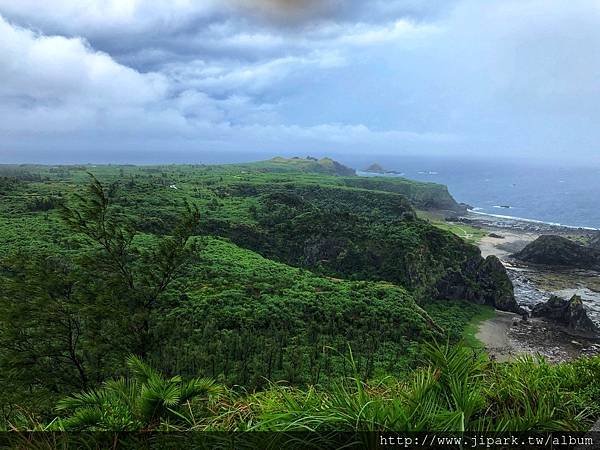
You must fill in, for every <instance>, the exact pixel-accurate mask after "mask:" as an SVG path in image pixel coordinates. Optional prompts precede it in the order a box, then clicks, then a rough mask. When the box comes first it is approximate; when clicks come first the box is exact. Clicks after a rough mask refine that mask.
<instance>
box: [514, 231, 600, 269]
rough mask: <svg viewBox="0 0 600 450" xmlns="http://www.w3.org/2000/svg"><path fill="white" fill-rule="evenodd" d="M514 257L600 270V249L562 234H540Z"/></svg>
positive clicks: (533, 261)
mask: <svg viewBox="0 0 600 450" xmlns="http://www.w3.org/2000/svg"><path fill="white" fill-rule="evenodd" d="M513 257H514V258H516V259H518V260H520V261H524V262H528V263H533V264H543V265H546V266H560V267H569V268H574V269H590V270H600V250H598V249H595V248H593V247H591V246H590V247H586V246H584V245H580V244H578V243H576V242H573V241H571V240H569V239H567V238H564V237H562V236H554V235H544V236H540V237H539V238H537V239H536V240H535V241H533V242H532V243H531V244H529V245H527V246H526V247H525V248H524V249H523V250H521V251H520V252H518V253H515V254H514V255H513Z"/></svg>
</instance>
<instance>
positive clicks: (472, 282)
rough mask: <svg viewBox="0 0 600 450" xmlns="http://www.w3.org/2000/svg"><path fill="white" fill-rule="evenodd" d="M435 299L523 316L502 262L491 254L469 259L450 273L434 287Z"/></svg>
mask: <svg viewBox="0 0 600 450" xmlns="http://www.w3.org/2000/svg"><path fill="white" fill-rule="evenodd" d="M437 297H438V298H440V299H449V300H467V301H470V302H474V303H478V304H480V305H490V306H493V307H494V308H496V309H499V310H501V311H510V312H515V313H519V314H521V313H523V309H522V308H521V307H520V306H519V305H518V304H517V301H516V300H515V295H514V290H513V285H512V282H511V281H510V278H509V277H508V273H507V272H506V269H505V267H504V265H503V264H502V262H500V260H499V259H498V258H497V257H496V256H493V255H490V256H488V257H487V258H486V259H481V258H478V259H476V258H472V259H470V260H468V261H467V262H466V263H465V264H464V265H463V267H462V270H461V271H450V272H448V274H446V276H445V277H443V278H442V279H441V280H440V281H439V282H438V284H437Z"/></svg>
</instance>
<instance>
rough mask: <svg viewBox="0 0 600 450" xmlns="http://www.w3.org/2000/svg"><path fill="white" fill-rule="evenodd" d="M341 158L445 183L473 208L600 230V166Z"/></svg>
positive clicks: (357, 164) (365, 165) (438, 159)
mask: <svg viewBox="0 0 600 450" xmlns="http://www.w3.org/2000/svg"><path fill="white" fill-rule="evenodd" d="M342 159H344V160H345V161H344V162H346V163H348V164H349V165H351V166H353V167H355V168H357V169H358V170H361V169H364V168H366V167H367V166H368V165H369V164H370V163H373V162H377V163H379V164H380V165H381V166H383V168H384V169H386V170H394V171H398V172H401V173H402V176H403V177H406V178H410V179H414V180H421V181H431V182H435V183H441V184H445V185H447V186H448V189H449V191H450V193H451V194H452V196H453V197H454V198H455V199H456V200H457V201H458V202H464V203H467V204H469V205H471V206H473V207H474V211H475V212H479V213H483V214H491V215H497V216H507V217H515V218H520V219H527V220H534V221H540V222H546V223H553V224H560V225H563V226H572V227H586V228H594V229H600V167H569V166H562V165H558V164H550V163H546V162H544V163H537V164H536V163H522V162H511V161H510V160H503V161H493V160H473V159H465V158H439V157H437V158H435V157H415V156H411V157H391V156H387V157H380V158H379V159H377V158H376V157H371V159H369V160H368V161H369V162H367V159H366V157H361V158H356V159H354V160H352V158H348V157H347V158H342Z"/></svg>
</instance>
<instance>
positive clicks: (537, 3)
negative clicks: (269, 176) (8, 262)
mask: <svg viewBox="0 0 600 450" xmlns="http://www.w3.org/2000/svg"><path fill="white" fill-rule="evenodd" d="M599 123H600V2H598V1H597V0H477V1H475V0H428V1H425V0H303V1H302V0H197V1H195V0H53V1H48V2H40V1H39V0H18V1H15V0H0V163H3V162H52V163H54V162H134V163H144V162H147V163H151V162H170V161H173V162H200V161H203V160H204V159H211V158H212V159H215V158H217V159H218V158H221V159H227V158H232V159H236V158H237V159H240V158H241V159H252V158H251V155H257V154H260V155H269V154H270V155H275V154H282V155H287V154H289V155H292V154H297V155H307V154H311V155H328V154H330V155H347V156H348V155H363V156H364V155H368V154H373V155H387V156H396V155H398V156H402V155H433V156H443V157H448V156H453V157H454V156H456V157H473V158H475V157H494V158H505V159H506V158H508V159H515V160H519V159H538V160H545V161H557V162H559V163H561V164H562V163H574V162H578V163H583V164H587V163H600V126H598V124H599ZM207 155H209V156H207ZM227 155H229V156H227Z"/></svg>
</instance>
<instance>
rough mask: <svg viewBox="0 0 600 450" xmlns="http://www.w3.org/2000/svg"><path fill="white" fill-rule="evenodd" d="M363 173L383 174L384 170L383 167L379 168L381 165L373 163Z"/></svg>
mask: <svg viewBox="0 0 600 450" xmlns="http://www.w3.org/2000/svg"><path fill="white" fill-rule="evenodd" d="M365 172H372V173H385V170H384V168H383V167H381V165H379V164H377V163H373V164H371V165H370V166H369V167H367V168H366V169H365Z"/></svg>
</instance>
